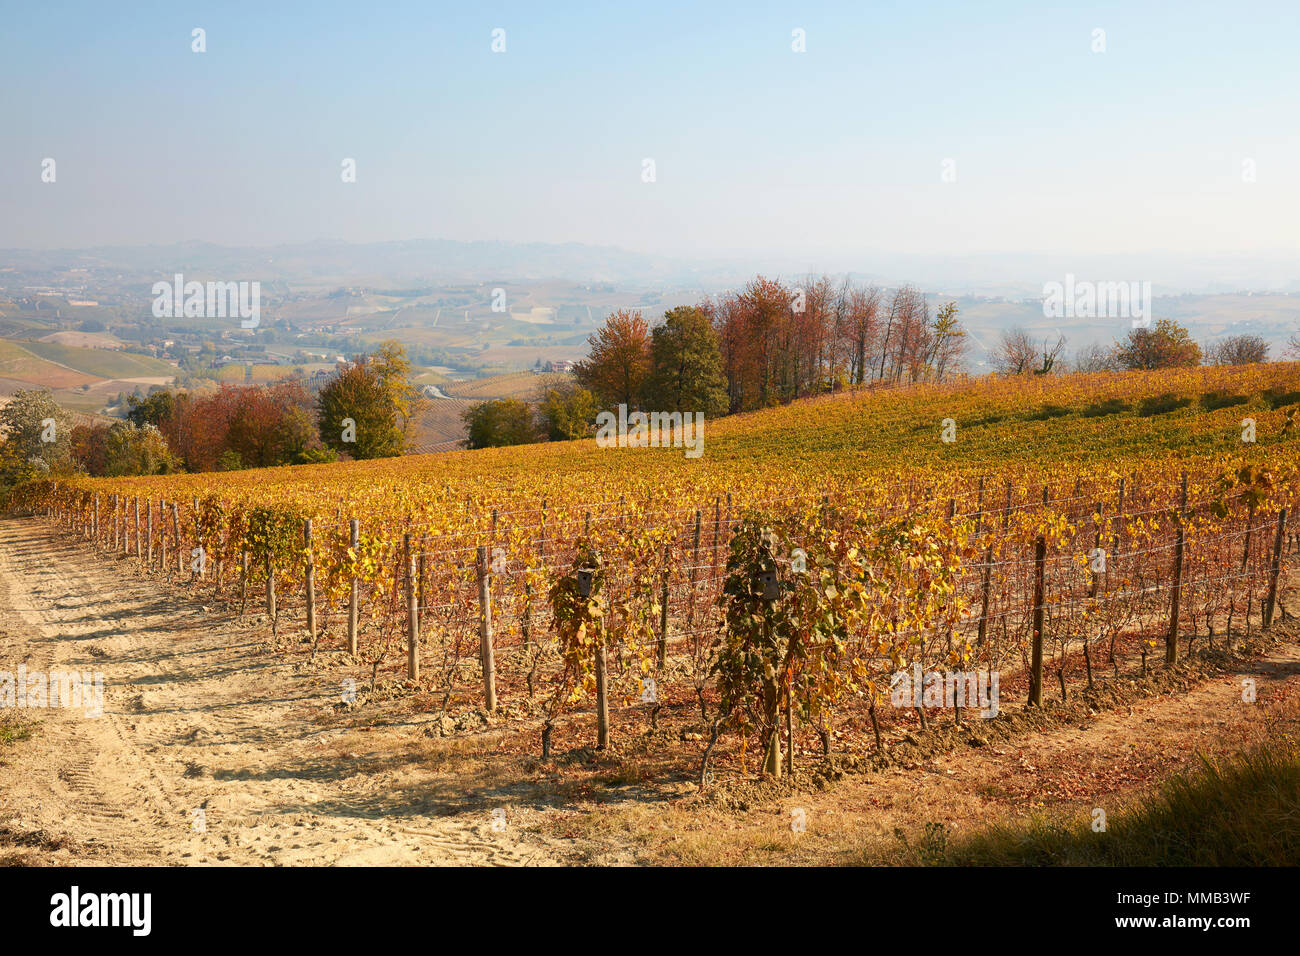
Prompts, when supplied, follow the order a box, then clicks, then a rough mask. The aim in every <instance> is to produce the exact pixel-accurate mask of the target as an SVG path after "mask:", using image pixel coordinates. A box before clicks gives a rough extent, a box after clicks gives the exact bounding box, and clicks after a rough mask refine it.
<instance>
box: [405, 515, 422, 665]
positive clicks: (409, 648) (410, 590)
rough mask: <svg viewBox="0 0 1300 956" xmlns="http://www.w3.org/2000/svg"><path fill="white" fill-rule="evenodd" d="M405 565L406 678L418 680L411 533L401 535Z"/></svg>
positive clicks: (413, 559)
mask: <svg viewBox="0 0 1300 956" xmlns="http://www.w3.org/2000/svg"><path fill="white" fill-rule="evenodd" d="M402 553H403V555H405V559H406V560H405V562H404V563H405V565H406V676H407V677H408V678H410V679H411V680H419V679H420V609H419V607H418V606H417V604H416V601H417V598H416V593H415V555H414V554H412V553H411V532H409V531H408V532H406V533H405V534H404V535H402Z"/></svg>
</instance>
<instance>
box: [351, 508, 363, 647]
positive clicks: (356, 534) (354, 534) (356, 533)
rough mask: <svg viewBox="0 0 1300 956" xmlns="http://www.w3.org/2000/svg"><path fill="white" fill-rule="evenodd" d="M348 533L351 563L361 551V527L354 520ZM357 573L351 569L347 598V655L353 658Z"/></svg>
mask: <svg viewBox="0 0 1300 956" xmlns="http://www.w3.org/2000/svg"><path fill="white" fill-rule="evenodd" d="M348 533H349V538H350V540H351V542H352V554H353V555H354V557H353V561H354V562H355V560H356V558H355V555H357V554H358V553H359V551H360V549H361V526H360V524H358V522H357V519H356V518H352V519H350V520H349V521H348ZM357 591H358V588H357V571H356V565H355V564H354V565H353V568H352V586H351V593H350V594H349V596H348V653H349V654H351V655H352V656H353V657H355V656H356V654H357V598H358V593H357Z"/></svg>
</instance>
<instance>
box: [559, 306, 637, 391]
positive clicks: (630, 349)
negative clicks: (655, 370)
mask: <svg viewBox="0 0 1300 956" xmlns="http://www.w3.org/2000/svg"><path fill="white" fill-rule="evenodd" d="M587 344H588V345H590V346H591V351H590V352H588V353H587V357H586V358H585V359H583V360H582V361H580V362H577V363H576V364H575V365H574V366H573V377H574V378H575V379H576V380H577V382H578V384H579V385H581V386H582V387H583V388H585V389H587V390H589V391H590V392H591V393H592V394H593V395H595V396H596V401H597V402H599V403H600V405H601V407H602V408H610V407H613V406H615V405H626V406H627V407H628V408H640V407H641V405H642V402H643V401H644V399H645V385H646V380H647V378H648V377H649V375H650V327H649V326H648V325H647V324H646V320H645V319H644V318H643V317H642V315H641V313H640V312H639V311H637V312H629V311H627V310H626V309H620V310H619V311H617V312H614V313H613V314H611V315H610V316H609V317H608V318H607V319H606V320H605V324H604V325H603V326H601V328H600V329H599V330H598V331H596V332H594V333H592V334H591V335H590V336H588V338H587Z"/></svg>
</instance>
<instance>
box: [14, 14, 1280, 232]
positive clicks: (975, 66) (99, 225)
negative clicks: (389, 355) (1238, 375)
mask: <svg viewBox="0 0 1300 956" xmlns="http://www.w3.org/2000/svg"><path fill="white" fill-rule="evenodd" d="M471 6H472V7H473V9H470V7H471ZM0 24H3V26H2V27H0V29H2V30H3V33H0V85H2V87H3V89H4V90H5V93H4V96H3V98H0V247H15V246H16V247H51V246H82V245H91V244H101V243H144V242H173V241H182V240H191V239H201V240H209V241H214V242H221V243H228V244H263V243H275V242H281V241H291V240H303V239H316V238H336V239H346V240H356V241H375V240H386V239H403V238H418V237H434V238H450V239H505V240H515V241H549V242H569V241H575V242H586V243H607V244H613V245H619V246H623V247H626V248H630V249H636V250H640V251H646V252H657V253H662V254H668V255H676V256H745V255H790V254H797V255H808V256H822V257H836V256H854V255H861V254H867V253H871V252H880V251H889V252H896V253H910V254H925V255H949V254H968V253H997V252H1053V253H1080V254H1094V253H1120V254H1125V253H1134V254H1137V253H1152V252H1159V253H1174V254H1186V255H1227V256H1232V255H1252V254H1261V255H1262V254H1270V255H1284V256H1285V255H1300V228H1297V225H1296V224H1297V222H1300V54H1297V52H1296V51H1297V49H1300V42H1298V41H1300V5H1298V4H1296V3H1294V2H1290V3H1284V2H1278V3H1250V2H1239V3H1233V4H1223V3H1220V4H1200V3H1195V2H1190V3H1188V2H1181V3H1174V2H1169V3H1157V2H1146V3H1132V2H1130V3H1101V4H1086V3H1077V4H1057V3H1050V2H1024V3H1019V2H1017V3H984V2H980V3H971V2H967V3H846V4H794V3H787V4H763V5H759V4H745V3H734V4H733V3H712V4H707V3H706V4H698V3H671V2H667V3H665V2H656V3H653V4H626V5H625V4H610V3H590V4H580V3H564V2H555V3H547V4H538V3H529V4H508V3H496V4H493V3H486V4H474V5H470V4H463V3H462V4H454V5H453V4H440V3H429V2H424V3H384V2H374V3H333V2H313V3H301V4H300V3H266V2H257V3H254V2H233V3H230V2H227V3H219V4H217V3H212V4H205V3H176V2H169V3H161V2H160V3H129V2H124V3H113V4H105V3H57V2H53V3H16V2H11V0H3V2H0ZM194 27H202V28H204V29H205V30H206V34H207V52H206V53H202V54H196V53H193V52H191V49H190V46H191V30H192V28H194ZM497 27H500V28H504V29H505V31H506V52H505V53H502V54H494V53H492V52H491V48H490V45H491V31H492V30H493V29H494V28H497ZM796 28H799V29H802V30H804V31H806V38H807V39H806V44H807V52H805V53H795V52H793V51H792V49H791V42H792V31H793V30H794V29H796ZM1095 28H1101V29H1103V30H1105V34H1106V52H1105V53H1094V52H1092V49H1091V46H1092V43H1093V30H1094V29H1095ZM46 157H51V158H54V159H55V161H56V163H57V181H56V182H55V183H53V184H49V183H42V182H41V180H40V175H41V162H42V160H43V159H44V158H46ZM345 157H352V158H354V159H355V160H356V163H357V182H356V183H350V184H345V183H342V182H341V180H340V163H341V162H342V160H343V159H344V158H345ZM647 157H648V158H652V159H654V161H655V165H656V175H657V181H656V182H654V183H644V182H642V178H641V171H642V160H643V159H645V158H647ZM946 159H951V160H954V161H955V170H956V182H943V181H942V178H941V173H942V171H943V162H944V160H946ZM1246 160H1251V161H1253V162H1254V164H1255V168H1256V177H1257V178H1256V181H1255V182H1253V183H1246V182H1243V181H1242V169H1243V165H1242V164H1243V162H1244V161H1246Z"/></svg>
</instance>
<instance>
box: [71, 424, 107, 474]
mask: <svg viewBox="0 0 1300 956" xmlns="http://www.w3.org/2000/svg"><path fill="white" fill-rule="evenodd" d="M110 427H111V426H110V425H109V424H108V423H106V422H98V423H96V424H94V425H85V424H80V425H74V426H72V437H71V444H72V461H73V464H74V465H75V466H76V468H77V470H78V471H82V472H85V473H86V474H88V475H91V476H92V477H95V478H101V477H103V476H104V475H105V474H106V473H107V472H106V470H107V468H108V453H107V443H108V430H109V428H110Z"/></svg>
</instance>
